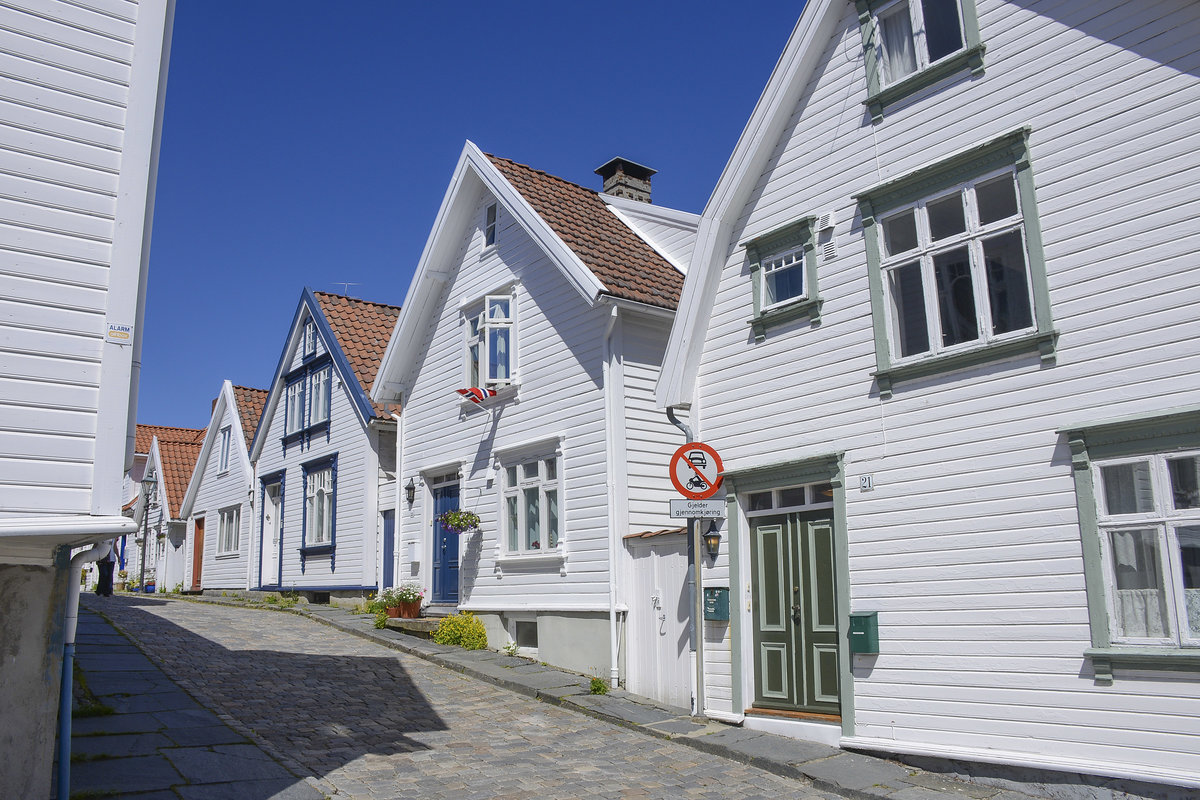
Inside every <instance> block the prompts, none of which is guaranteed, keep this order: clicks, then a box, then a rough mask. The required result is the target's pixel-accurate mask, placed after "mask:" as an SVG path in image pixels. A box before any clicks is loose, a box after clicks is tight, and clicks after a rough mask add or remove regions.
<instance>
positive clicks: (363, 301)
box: [313, 289, 400, 311]
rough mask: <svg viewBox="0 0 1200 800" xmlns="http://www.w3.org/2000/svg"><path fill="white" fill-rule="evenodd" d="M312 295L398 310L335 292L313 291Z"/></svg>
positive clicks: (392, 306) (390, 305) (383, 304)
mask: <svg viewBox="0 0 1200 800" xmlns="http://www.w3.org/2000/svg"><path fill="white" fill-rule="evenodd" d="M313 294H314V295H322V296H324V297H336V298H337V299H339V300H347V301H349V302H351V303H365V304H367V305H371V306H379V307H380V308H394V309H396V310H397V311H399V310H400V306H394V305H392V304H390V303H380V302H379V301H378V300H363V299H362V298H361V297H350V296H349V295H345V294H337V293H335V292H320V291H317V290H316V289H313Z"/></svg>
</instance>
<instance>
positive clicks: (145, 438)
mask: <svg viewBox="0 0 1200 800" xmlns="http://www.w3.org/2000/svg"><path fill="white" fill-rule="evenodd" d="M205 430H206V429H205V428H171V427H168V426H166V425H143V424H142V423H140V422H139V423H138V425H137V432H136V433H135V434H134V440H135V441H134V452H135V453H149V452H150V442H151V441H152V440H153V439H154V437H155V436H157V437H158V438H159V441H163V442H193V443H197V444H198V443H200V442H202V441H204V431H205Z"/></svg>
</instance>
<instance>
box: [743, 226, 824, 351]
mask: <svg viewBox="0 0 1200 800" xmlns="http://www.w3.org/2000/svg"><path fill="white" fill-rule="evenodd" d="M816 220H817V218H816V217H804V218H803V219H799V220H796V221H795V222H790V223H788V224H787V225H784V226H783V227H781V228H776V229H775V230H772V231H770V232H769V233H765V234H763V235H762V236H757V237H755V238H753V239H750V240H748V241H746V242H743V245H744V246H745V248H746V257H747V258H748V259H749V261H750V285H751V294H752V296H753V302H754V316H753V317H752V318H751V319H750V327H751V328H753V329H754V341H756V342H761V341H763V340H764V339H766V338H767V330H768V329H769V328H772V327H774V326H777V325H783V324H786V323H788V322H792V321H794V320H798V319H804V318H805V317H807V318H808V319H809V320H810V321H811V322H812V324H813V325H819V324H820V322H821V297H820V295H819V294H818V293H817V253H816V235H815V233H816V232H815V230H814V225H815V223H816ZM797 256H798V257H799V258H800V261H801V263H797V264H795V269H798V270H799V275H800V276H802V280H803V287H802V289H801V291H800V293H799V294H797V295H795V296H794V297H791V298H788V299H785V300H782V301H779V302H777V303H771V302H769V299H768V297H767V292H766V287H765V285H764V283H765V280H766V275H767V274H768V273H769V272H770V265H771V263H772V261H773V260H776V259H779V258H784V257H786V258H794V257H797Z"/></svg>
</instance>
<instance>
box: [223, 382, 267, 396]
mask: <svg viewBox="0 0 1200 800" xmlns="http://www.w3.org/2000/svg"><path fill="white" fill-rule="evenodd" d="M229 385H230V386H232V387H233V388H235V389H241V390H242V391H244V392H262V393H263V394H266V393H268V392H270V391H271V390H270V389H258V388H255V387H254V386H242V385H241V384H237V383H231V384H229Z"/></svg>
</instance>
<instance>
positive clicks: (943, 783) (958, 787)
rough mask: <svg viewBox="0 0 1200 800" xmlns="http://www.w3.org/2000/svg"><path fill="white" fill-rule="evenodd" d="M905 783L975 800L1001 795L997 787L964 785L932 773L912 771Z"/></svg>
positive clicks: (984, 799)
mask: <svg viewBox="0 0 1200 800" xmlns="http://www.w3.org/2000/svg"><path fill="white" fill-rule="evenodd" d="M905 781H906V782H908V783H911V784H913V785H915V786H922V787H925V788H927V789H934V790H936V791H939V792H954V793H955V794H960V795H962V796H963V797H970V798H973V800H987V798H990V797H993V796H995V795H997V794H999V793H1000V788H999V787H996V786H982V785H980V784H977V783H963V782H961V781H956V780H951V779H950V778H944V777H942V776H941V775H935V774H933V773H932V772H920V771H918V770H911V771H910V774H909V776H908V777H907V778H905Z"/></svg>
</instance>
